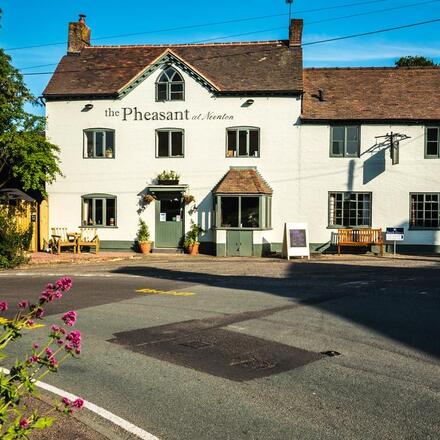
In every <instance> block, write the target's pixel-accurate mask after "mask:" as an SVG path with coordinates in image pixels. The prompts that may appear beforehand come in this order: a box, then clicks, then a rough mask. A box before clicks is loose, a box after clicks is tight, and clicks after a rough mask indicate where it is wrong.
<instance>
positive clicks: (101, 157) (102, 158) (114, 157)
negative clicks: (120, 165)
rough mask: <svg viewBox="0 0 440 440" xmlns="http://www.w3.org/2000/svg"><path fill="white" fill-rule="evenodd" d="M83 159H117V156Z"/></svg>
mask: <svg viewBox="0 0 440 440" xmlns="http://www.w3.org/2000/svg"><path fill="white" fill-rule="evenodd" d="M83 159H92V160H96V159H116V158H115V157H84V156H83Z"/></svg>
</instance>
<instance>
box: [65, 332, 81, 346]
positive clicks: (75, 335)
mask: <svg viewBox="0 0 440 440" xmlns="http://www.w3.org/2000/svg"><path fill="white" fill-rule="evenodd" d="M66 339H67V340H68V341H70V343H71V344H72V346H73V348H81V332H80V331H79V330H72V331H71V332H70V333H69V334H68V335H67V336H66Z"/></svg>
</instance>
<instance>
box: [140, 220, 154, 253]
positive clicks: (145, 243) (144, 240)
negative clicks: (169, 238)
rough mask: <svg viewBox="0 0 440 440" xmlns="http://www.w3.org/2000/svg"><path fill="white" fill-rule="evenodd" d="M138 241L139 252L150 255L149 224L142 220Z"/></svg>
mask: <svg viewBox="0 0 440 440" xmlns="http://www.w3.org/2000/svg"><path fill="white" fill-rule="evenodd" d="M137 241H138V245H139V250H140V251H141V252H142V253H143V254H149V253H150V252H151V241H150V231H149V230H148V226H147V224H146V223H145V222H144V221H143V220H142V219H141V218H140V219H139V230H138V233H137Z"/></svg>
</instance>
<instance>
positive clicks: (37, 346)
mask: <svg viewBox="0 0 440 440" xmlns="http://www.w3.org/2000/svg"><path fill="white" fill-rule="evenodd" d="M32 348H33V349H34V350H37V349H38V348H40V344H37V343H36V342H34V343H33V344H32Z"/></svg>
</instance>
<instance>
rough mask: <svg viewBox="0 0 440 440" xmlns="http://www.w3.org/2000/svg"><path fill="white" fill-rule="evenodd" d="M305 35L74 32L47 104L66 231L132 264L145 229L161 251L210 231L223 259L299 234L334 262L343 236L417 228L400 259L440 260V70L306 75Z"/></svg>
mask: <svg viewBox="0 0 440 440" xmlns="http://www.w3.org/2000/svg"><path fill="white" fill-rule="evenodd" d="M301 35H302V20H297V19H295V20H292V22H291V26H290V29H289V39H288V40H280V41H278V40H277V41H260V42H246V43H215V44H185V45H137V46H92V45H90V29H89V28H88V27H87V25H86V24H85V20H84V16H80V20H79V21H78V22H75V23H70V24H69V42H68V53H67V55H66V56H64V57H63V58H62V59H61V61H60V63H59V65H58V67H57V69H56V71H55V73H54V75H53V76H52V78H51V80H50V82H49V84H48V86H47V87H46V89H45V91H44V97H45V99H46V111H47V118H48V125H47V137H48V139H49V140H50V141H51V142H53V143H55V144H57V145H59V146H60V148H61V162H62V163H61V166H62V171H63V174H64V177H62V178H59V179H58V180H57V181H56V182H55V183H53V184H52V185H50V186H49V187H48V193H49V224H50V227H67V228H68V229H69V230H77V229H78V228H81V227H96V228H98V232H99V236H100V239H101V244H102V248H104V249H105V248H107V249H129V248H131V247H132V246H133V244H134V241H135V237H136V232H137V229H138V219H139V217H141V218H143V219H144V220H145V222H146V223H147V225H148V226H149V228H150V232H151V239H152V241H153V242H154V245H153V246H154V250H160V249H178V248H179V247H181V246H182V237H183V236H184V234H185V232H186V231H188V229H189V228H190V226H191V224H192V223H193V222H194V223H196V224H198V225H199V226H200V227H202V228H203V230H204V232H203V233H202V235H201V245H200V250H201V252H204V253H211V254H214V255H218V256H225V255H228V256H240V255H241V256H250V255H266V254H269V253H271V252H277V251H280V250H281V248H282V242H283V236H284V225H285V223H286V222H306V223H307V224H308V228H309V239H310V246H311V248H312V250H318V251H324V250H326V249H327V248H329V247H330V246H331V244H332V240H333V236H334V232H335V231H336V230H337V229H338V228H348V227H356V228H359V227H375V228H382V229H385V228H386V227H403V228H404V230H405V241H404V242H403V243H402V244H401V247H400V250H409V251H411V250H412V251H416V250H425V251H433V250H436V249H440V235H439V229H440V173H439V171H440V132H439V130H440V95H439V92H438V91H439V90H440V69H438V68H411V69H405V68H355V69H345V68H344V69H333V68H331V69H303V63H302V48H301ZM390 151H391V152H392V153H393V159H392V158H391V157H390ZM170 170H172V171H174V172H175V173H177V175H178V176H177V178H176V176H173V175H170V173H165V174H164V173H163V172H164V171H168V172H169V171H170ZM161 174H162V175H161ZM166 174H168V175H166ZM160 175H161V176H160ZM191 196H192V197H191Z"/></svg>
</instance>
